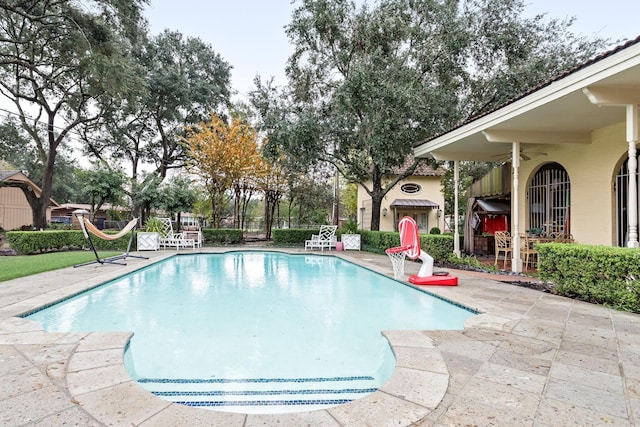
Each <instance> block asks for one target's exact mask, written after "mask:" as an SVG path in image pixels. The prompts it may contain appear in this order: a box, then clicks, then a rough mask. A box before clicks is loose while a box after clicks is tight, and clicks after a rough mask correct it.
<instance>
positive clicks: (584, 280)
mask: <svg viewBox="0 0 640 427" xmlns="http://www.w3.org/2000/svg"><path fill="white" fill-rule="evenodd" d="M537 249H538V255H539V259H540V261H539V264H538V272H539V274H540V279H541V280H543V281H546V282H551V283H553V287H554V290H555V292H556V293H558V294H560V295H564V296H567V297H571V298H579V299H582V300H585V301H589V302H591V303H595V304H602V305H606V306H609V307H613V308H616V309H619V310H626V311H632V312H636V313H640V251H639V250H638V249H630V248H617V247H616V248H614V247H608V246H592V245H578V244H566V243H545V244H540V245H538V246H537Z"/></svg>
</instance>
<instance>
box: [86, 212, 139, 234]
mask: <svg viewBox="0 0 640 427" xmlns="http://www.w3.org/2000/svg"><path fill="white" fill-rule="evenodd" d="M82 219H83V220H84V221H80V227H82V231H83V232H84V234H85V237H86V236H87V231H90V232H91V233H93V234H94V235H96V236H98V237H99V238H101V239H102V240H118V239H119V238H121V237H124V236H125V235H126V234H127V233H128V232H129V231H131V230H133V229H134V228H136V225H137V224H138V218H134V219H132V220H131V221H129V224H127V225H126V226H125V227H124V228H123V229H122V230H120V231H118V232H117V233H116V234H106V233H103V232H102V231H100V230H98V227H96V226H95V225H93V223H92V222H91V221H89V218H85V217H84V216H83V217H82ZM78 220H80V218H78ZM83 222H84V227H83ZM85 227H86V229H85Z"/></svg>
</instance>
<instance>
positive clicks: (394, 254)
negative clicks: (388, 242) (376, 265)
mask: <svg viewBox="0 0 640 427" xmlns="http://www.w3.org/2000/svg"><path fill="white" fill-rule="evenodd" d="M407 249H409V247H408V246H396V247H395V248H389V249H387V250H385V252H386V254H387V255H389V259H390V260H391V265H392V266H393V277H394V278H395V279H398V280H401V279H404V258H405V256H406V255H407Z"/></svg>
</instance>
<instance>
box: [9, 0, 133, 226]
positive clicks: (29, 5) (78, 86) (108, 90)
mask: <svg viewBox="0 0 640 427" xmlns="http://www.w3.org/2000/svg"><path fill="white" fill-rule="evenodd" d="M143 4H144V1H143V0H134V1H131V2H121V1H118V0H95V1H87V2H85V4H83V5H81V6H80V5H78V4H77V2H76V1H74V0H59V1H55V2H45V1H22V0H7V1H5V2H3V4H2V5H1V6H0V40H2V43H0V95H2V97H3V98H5V99H7V100H8V101H10V102H11V103H12V104H13V107H14V109H15V111H16V113H17V114H18V119H19V123H20V126H21V127H22V128H23V129H24V130H25V131H26V132H27V134H28V135H29V138H30V139H31V140H32V141H33V142H34V144H35V146H36V152H37V155H38V158H39V161H40V162H41V164H42V166H43V169H42V182H41V187H42V193H41V195H40V197H39V198H28V200H29V201H30V205H31V208H32V210H33V214H34V226H36V227H38V228H44V227H46V225H47V224H46V210H47V207H48V205H49V198H50V197H51V195H52V187H53V176H54V167H55V163H56V157H57V154H58V150H59V149H60V147H61V146H62V144H63V143H64V141H65V140H66V139H67V138H69V135H70V134H71V133H72V132H74V131H77V130H78V129H80V128H82V127H83V126H86V125H89V124H91V123H93V122H95V121H96V120H97V119H98V118H99V117H100V115H101V112H102V110H101V108H100V105H104V104H106V101H103V99H109V100H111V103H112V104H113V101H114V100H117V99H119V98H120V97H121V96H122V94H123V93H126V92H127V88H128V85H133V86H135V85H136V81H137V79H136V77H135V75H133V74H131V73H130V70H131V69H130V68H129V66H128V64H129V61H128V51H127V48H128V46H130V43H129V42H130V40H132V39H134V38H135V37H136V35H137V34H138V31H139V29H144V28H145V24H144V21H143V19H142V15H141V10H142V9H141V8H142V5H143ZM23 192H25V195H26V194H27V193H29V191H28V189H27V188H23Z"/></svg>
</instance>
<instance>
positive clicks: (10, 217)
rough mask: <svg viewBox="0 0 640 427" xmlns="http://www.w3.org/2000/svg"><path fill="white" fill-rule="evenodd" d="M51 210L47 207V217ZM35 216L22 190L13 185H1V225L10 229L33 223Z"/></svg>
mask: <svg viewBox="0 0 640 427" xmlns="http://www.w3.org/2000/svg"><path fill="white" fill-rule="evenodd" d="M50 216H51V210H50V209H47V219H49V218H50ZM32 223H33V216H32V213H31V207H30V206H29V203H27V199H26V198H25V196H24V194H23V193H22V190H20V189H19V188H13V187H0V227H2V228H3V229H5V230H7V231H10V230H15V229H16V228H20V227H22V226H23V225H31V224H32Z"/></svg>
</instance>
